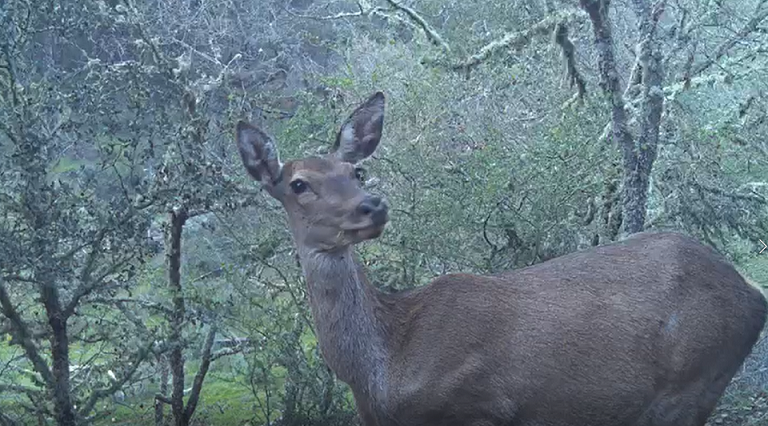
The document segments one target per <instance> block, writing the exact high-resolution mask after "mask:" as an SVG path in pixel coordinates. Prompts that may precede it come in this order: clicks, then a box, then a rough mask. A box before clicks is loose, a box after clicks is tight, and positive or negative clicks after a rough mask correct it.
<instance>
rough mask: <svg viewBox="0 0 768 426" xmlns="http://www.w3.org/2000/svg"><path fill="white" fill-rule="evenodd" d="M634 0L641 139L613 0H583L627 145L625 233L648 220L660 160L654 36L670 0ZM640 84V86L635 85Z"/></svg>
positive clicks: (621, 142)
mask: <svg viewBox="0 0 768 426" xmlns="http://www.w3.org/2000/svg"><path fill="white" fill-rule="evenodd" d="M633 1H634V6H635V10H636V12H637V14H638V17H639V18H640V25H639V40H638V44H637V47H636V50H637V63H636V64H635V66H634V67H633V72H634V70H636V69H640V70H641V71H639V72H640V73H641V74H640V75H639V76H638V75H636V74H633V76H632V77H631V78H630V83H629V84H630V87H628V90H627V93H639V94H640V95H642V97H643V99H642V100H641V106H640V111H639V117H636V121H637V122H638V124H639V132H638V137H637V139H635V138H634V137H633V136H632V133H630V130H629V118H628V117H627V113H626V110H625V108H624V107H625V99H624V96H625V95H624V94H622V90H621V83H620V81H619V74H618V71H617V68H616V60H615V57H614V51H613V36H612V34H611V22H610V20H609V15H608V8H609V6H610V0H580V4H581V6H582V8H584V10H585V11H586V12H587V14H588V15H589V18H590V20H591V21H592V27H593V31H594V34H595V44H596V46H597V51H598V57H599V61H598V62H599V64H598V65H599V69H600V87H601V88H602V90H603V93H605V94H606V95H607V96H608V98H609V99H610V102H611V137H612V139H613V142H614V143H616V145H617V146H618V147H619V149H621V154H622V158H623V168H624V170H623V174H624V179H623V184H624V191H623V195H624V197H623V198H624V200H623V203H622V204H623V207H622V210H621V215H622V216H621V219H622V222H623V225H624V233H625V234H633V233H636V232H640V231H642V230H643V229H644V226H645V213H646V209H647V204H648V189H649V182H650V176H651V170H652V169H653V162H654V161H655V160H656V148H657V146H658V141H659V126H660V123H661V111H662V108H663V104H664V92H663V90H662V87H661V83H662V74H661V61H660V60H659V52H658V50H659V49H658V46H657V44H658V42H657V41H656V40H655V39H654V35H655V29H656V27H657V25H656V23H657V22H658V19H659V16H660V15H661V13H662V12H663V10H664V9H663V7H664V2H660V3H657V7H656V8H654V9H653V10H651V8H650V7H649V4H648V0H633ZM638 77H639V78H638ZM638 88H639V90H629V89H638Z"/></svg>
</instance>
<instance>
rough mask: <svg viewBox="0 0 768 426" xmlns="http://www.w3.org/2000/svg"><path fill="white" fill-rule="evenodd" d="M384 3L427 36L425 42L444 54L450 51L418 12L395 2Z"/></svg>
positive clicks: (387, 0)
mask: <svg viewBox="0 0 768 426" xmlns="http://www.w3.org/2000/svg"><path fill="white" fill-rule="evenodd" d="M386 2H387V3H388V4H390V5H391V6H392V7H393V8H394V9H396V10H399V11H401V12H403V13H404V14H405V15H406V16H408V17H409V18H410V19H411V20H412V21H414V22H415V23H416V25H417V26H418V27H419V28H421V30H422V31H424V34H425V35H426V36H427V40H429V41H430V42H431V43H432V44H434V45H435V46H438V47H440V48H441V49H443V50H444V51H446V52H450V51H451V48H450V47H449V46H448V44H446V43H445V41H443V38H442V37H441V36H440V34H438V33H437V31H435V30H434V29H433V28H432V27H431V26H430V25H429V23H428V22H427V21H426V20H425V19H424V18H422V17H421V15H420V14H419V13H418V12H416V11H415V10H414V9H412V8H410V7H408V6H406V5H404V4H400V3H399V2H397V1H395V0H386Z"/></svg>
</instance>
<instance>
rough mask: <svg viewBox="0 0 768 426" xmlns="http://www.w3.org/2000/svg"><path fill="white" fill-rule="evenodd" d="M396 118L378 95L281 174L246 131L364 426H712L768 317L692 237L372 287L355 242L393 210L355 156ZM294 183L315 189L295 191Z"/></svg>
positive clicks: (641, 237)
mask: <svg viewBox="0 0 768 426" xmlns="http://www.w3.org/2000/svg"><path fill="white" fill-rule="evenodd" d="M383 108H384V104H383V96H381V95H380V94H376V95H374V96H372V97H371V98H370V99H369V100H368V101H367V102H366V103H364V104H363V105H362V106H361V107H360V108H358V109H357V110H356V111H355V113H353V114H352V115H351V116H350V118H349V119H348V121H347V122H345V124H344V125H343V126H342V130H341V131H340V132H339V138H338V140H337V143H336V146H335V150H334V153H332V154H331V155H329V156H327V157H325V158H313V159H305V160H300V161H295V162H289V163H287V164H286V165H284V166H282V165H280V164H279V161H277V160H276V157H274V158H272V157H269V158H264V159H262V158H261V157H259V153H262V152H266V153H274V152H276V149H275V147H274V146H272V145H271V140H270V139H268V138H267V137H265V136H264V135H263V133H261V132H260V131H256V130H252V128H251V127H250V125H247V124H241V125H239V126H238V145H239V146H240V147H241V155H243V161H244V164H245V165H246V168H248V170H249V171H250V172H251V174H252V175H253V176H254V177H255V178H257V179H259V180H260V181H262V183H263V184H264V185H265V186H267V188H268V189H269V191H270V194H272V195H273V196H274V197H275V198H276V199H278V200H280V202H281V203H282V204H283V206H284V207H285V209H286V212H287V214H288V217H289V221H290V225H291V230H292V233H293V238H294V241H295V243H296V245H297V247H298V249H299V255H300V258H301V263H302V267H303V269H304V274H305V275H306V278H307V284H308V289H309V298H310V306H311V308H312V314H313V317H314V319H315V322H316V325H317V337H318V341H319V344H320V349H321V351H322V354H323V357H324V358H325V360H326V362H327V363H328V365H329V366H330V368H331V369H332V370H333V371H334V372H335V373H336V374H337V375H338V377H339V378H340V379H341V380H343V381H345V382H346V383H348V384H349V385H350V387H351V389H352V391H353V394H354V397H355V401H356V403H357V407H358V410H359V412H360V415H361V418H362V419H363V422H364V423H365V425H366V426H390V425H392V426H394V425H402V426H421V425H424V426H426V425H441V426H464V425H468V426H512V425H515V426H587V425H590V426H702V425H703V424H704V423H705V421H706V419H707V417H708V415H709V413H710V412H711V411H712V409H713V408H714V406H715V404H716V402H717V400H718V399H719V397H720V396H721V394H722V392H723V390H724V389H725V387H726V385H727V384H728V382H729V381H730V379H731V378H732V377H733V375H734V374H735V373H736V371H737V369H738V368H739V367H740V365H741V364H742V362H743V361H744V359H745V357H746V356H747V355H748V354H749V352H750V351H751V348H752V346H753V345H754V343H755V342H756V340H757V338H758V336H759V334H760V332H761V330H762V328H763V326H764V324H765V321H766V313H767V312H768V308H767V305H766V300H765V298H764V297H763V295H762V293H761V292H760V291H759V290H758V289H757V288H755V287H754V286H751V285H749V284H748V283H747V282H746V281H745V280H744V279H743V278H742V277H741V276H740V275H739V274H738V272H737V271H736V270H735V269H734V268H733V267H732V266H731V265H729V264H728V263H727V262H726V261H725V259H723V258H722V257H721V256H720V255H718V254H717V253H715V252H714V251H713V250H711V249H710V248H708V247H706V246H704V245H702V244H700V243H698V242H696V241H694V240H693V239H691V238H689V237H685V236H683V235H679V234H675V233H642V234H637V235H635V236H632V237H631V238H628V239H627V240H625V241H622V242H618V243H614V244H610V245H605V246H600V247H596V248H592V249H590V250H586V251H582V252H577V253H573V254H570V255H567V256H562V257H560V258H556V259H552V260H549V261H547V262H543V263H540V264H538V265H535V266H531V267H528V268H524V269H520V270H516V271H511V272H507V273H503V274H498V275H494V276H478V275H470V274H449V275H444V276H441V277H438V278H436V279H435V280H434V281H433V282H432V283H431V284H429V285H427V286H424V287H421V288H418V289H415V290H412V291H407V292H403V293H398V294H392V295H390V294H385V293H382V292H379V291H378V290H376V289H375V288H374V287H373V286H371V285H370V283H369V282H368V281H367V279H366V277H365V274H364V271H363V270H362V267H361V265H360V264H359V263H358V262H357V261H356V260H355V259H354V253H353V246H354V244H355V243H358V242H360V241H363V240H366V239H370V238H375V237H377V236H378V235H379V234H380V233H381V232H382V231H383V229H384V226H385V224H386V221H387V220H388V219H387V216H386V212H387V206H386V203H385V202H383V201H382V202H381V203H380V204H375V206H376V208H375V209H373V210H371V209H367V210H361V209H360V208H359V206H360V205H361V204H363V203H365V202H368V201H369V200H371V197H370V195H368V194H367V193H366V192H365V191H364V190H363V188H362V187H361V186H360V185H359V183H358V182H356V179H355V177H354V169H353V168H352V165H351V162H355V161H359V160H360V159H363V158H365V157H367V156H369V155H370V154H371V153H372V152H373V151H374V149H375V147H376V145H377V144H378V141H379V139H380V132H381V124H382V120H383ZM344 129H347V130H346V131H345V130H344ZM349 129H353V130H349ZM361 129H362V130H361ZM360 132H363V134H360ZM251 145H252V146H251ZM295 179H302V180H304V181H306V182H308V184H309V185H310V186H311V187H312V192H311V193H306V192H304V193H301V194H296V193H294V192H291V191H292V190H291V189H290V185H289V184H290V182H292V181H293V180H295ZM274 182H277V183H274ZM361 211H364V212H365V213H361Z"/></svg>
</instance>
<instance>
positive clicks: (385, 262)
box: [0, 0, 768, 426]
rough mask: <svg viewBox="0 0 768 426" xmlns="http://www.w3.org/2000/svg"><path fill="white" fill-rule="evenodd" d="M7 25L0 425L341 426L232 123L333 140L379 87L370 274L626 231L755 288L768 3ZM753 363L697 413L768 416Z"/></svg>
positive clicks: (284, 236)
mask: <svg viewBox="0 0 768 426" xmlns="http://www.w3.org/2000/svg"><path fill="white" fill-rule="evenodd" d="M595 11H597V12H596V13H597V14H595V13H591V12H595ZM597 28H602V29H609V30H610V34H609V35H610V37H611V39H609V40H607V41H608V43H607V44H606V40H605V39H602V40H601V39H600V34H599V32H598V31H595V30H596V29H597ZM0 32H2V34H1V35H0V182H2V186H1V187H0V425H33V424H35V425H46V424H59V425H75V424H78V425H85V424H95V425H106V424H126V425H158V426H159V425H164V424H175V425H189V424H194V425H252V426H255V425H347V424H356V422H357V419H356V415H355V413H354V406H353V403H352V400H351V396H350V394H349V392H348V389H347V387H346V386H345V385H344V384H343V383H340V382H338V381H337V380H335V379H334V377H333V375H332V374H331V373H330V371H329V370H328V368H327V367H326V366H325V364H324V363H323V361H322V358H321V357H320V355H319V353H318V349H317V345H316V341H315V338H314V334H313V324H312V318H311V316H310V313H309V310H308V307H307V301H306V294H305V291H304V283H303V277H302V276H301V273H300V268H299V266H298V264H297V259H296V255H295V253H294V249H293V245H292V242H291V240H290V235H289V233H288V230H287V228H286V223H285V220H284V216H283V213H282V210H281V208H280V206H278V205H277V204H276V203H275V202H274V201H272V200H271V199H269V197H267V196H265V195H264V194H261V193H260V190H259V188H258V186H257V185H256V184H255V183H253V182H252V181H250V179H249V178H248V177H247V176H246V173H245V172H244V170H243V169H242V166H241V163H240V159H239V157H238V155H237V153H236V149H235V147H234V141H233V130H234V123H235V122H236V121H237V120H238V119H247V120H250V121H251V122H253V123H256V124H259V125H260V126H263V127H264V128H266V129H267V131H268V132H269V133H270V134H272V135H273V136H274V137H275V139H276V140H277V143H278V145H279V147H280V151H281V156H282V157H283V158H284V159H290V158H295V157H297V156H305V155H313V154H319V153H323V152H326V151H327V150H328V149H329V148H330V146H331V142H332V141H333V138H334V137H335V132H336V130H337V129H338V126H339V124H340V123H341V121H342V120H343V119H344V118H345V117H346V115H347V114H349V113H350V112H351V110H352V109H353V108H354V107H355V106H356V105H357V104H358V103H359V102H361V101H362V100H363V99H365V98H366V97H367V96H369V95H370V94H371V93H372V92H373V91H375V90H382V91H384V92H385V94H386V96H387V113H386V119H385V125H384V138H383V141H382V144H381V146H380V148H379V150H378V151H377V153H376V154H375V156H374V158H373V159H372V160H370V161H369V162H368V163H367V167H368V178H369V179H370V182H369V184H370V185H372V186H375V190H374V191H375V192H377V193H380V194H382V195H384V196H385V197H386V198H387V199H388V200H389V202H390V205H391V207H392V216H391V223H390V225H389V226H388V228H387V231H386V232H385V233H384V235H383V236H382V237H381V238H380V239H378V240H376V241H371V242H367V243H365V244H363V245H361V246H360V247H359V253H360V255H361V257H362V259H363V260H364V263H365V264H366V265H367V268H368V271H369V275H370V277H371V279H372V281H373V282H375V284H376V285H377V286H378V287H380V288H381V289H383V290H386V291H397V290H400V289H406V288H410V287H414V286H419V285H423V284H425V283H427V282H429V280H430V279H431V278H433V277H434V276H435V275H437V274H442V273H446V272H452V271H467V272H479V273H486V272H495V271H499V270H503V269H510V268H521V267H525V266H527V265H531V264H534V263H538V262H541V261H545V260H547V259H550V258H553V257H556V256H560V255H562V254H565V253H569V252H572V251H575V250H579V249H583V248H587V247H589V246H592V245H596V244H604V243H608V242H610V241H614V240H617V239H620V238H622V237H623V236H624V235H626V234H627V233H629V232H634V231H636V230H638V228H637V226H638V224H639V226H640V227H641V228H644V229H651V230H652V229H671V230H677V231H681V232H685V233H688V234H690V235H693V236H696V237H697V238H699V239H701V240H702V241H705V242H707V243H708V244H710V245H712V246H714V247H715V248H717V249H718V250H720V251H721V252H722V253H724V254H725V255H727V256H728V257H729V258H730V259H731V260H732V261H733V262H734V263H735V264H736V265H737V266H738V268H739V269H740V270H741V271H743V272H744V273H745V274H746V275H747V276H749V277H750V278H751V279H752V280H753V281H754V282H755V283H757V284H758V285H762V286H765V285H768V261H766V260H765V256H768V253H763V254H759V251H760V249H761V248H762V245H761V244H760V241H759V240H760V239H762V240H763V241H768V210H767V209H766V196H768V181H766V176H768V144H767V143H768V137H767V136H768V55H766V53H768V1H766V0H668V1H645V0H614V1H612V2H608V1H605V0H581V1H580V2H577V1H575V0H570V1H566V0H510V1H494V2H466V1H464V2H461V1H455V0H448V1H436V0H397V1H395V0H359V1H348V0H339V1H334V0H291V1H278V0H261V1H250V0H248V1H246V0H183V1H177V2H168V1H159V0H147V1H140V0H128V1H123V0H104V1H101V0H79V1H64V2H61V1H55V0H40V1H31V0H5V1H3V2H1V3H0ZM601 34H603V35H604V34H605V32H603V33H601ZM596 36H597V37H596ZM607 47H608V48H610V51H608V50H606V48H607ZM608 53H610V57H609V56H607V55H608ZM662 105H663V108H662ZM617 114H619V115H617ZM622 116H623V118H622ZM628 147H633V148H634V151H633V150H632V149H629V150H627V148H628ZM632 191H634V192H632ZM633 194H635V195H636V194H640V195H638V196H637V197H635V195H633ZM643 194H645V195H643ZM638 197H639V198H638ZM643 197H647V200H645V199H643ZM766 369H768V343H765V342H764V341H761V343H759V344H758V345H757V347H756V348H755V350H754V353H753V355H752V356H751V357H750V358H749V359H748V361H747V362H746V363H745V366H744V368H743V369H742V371H741V372H740V373H739V374H738V375H737V377H736V378H735V379H734V381H733V383H732V385H731V387H730V388H729V390H728V392H727V394H726V396H725V397H724V398H723V400H722V402H721V406H720V408H719V409H718V410H717V412H716V413H715V414H714V415H713V418H712V420H711V422H712V424H726V425H764V424H766V423H768V401H767V399H766V393H765V392H766V390H768V371H766Z"/></svg>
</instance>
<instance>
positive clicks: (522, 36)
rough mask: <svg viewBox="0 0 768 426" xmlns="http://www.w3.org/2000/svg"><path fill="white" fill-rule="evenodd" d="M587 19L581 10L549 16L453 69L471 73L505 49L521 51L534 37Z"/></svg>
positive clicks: (456, 65)
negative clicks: (559, 26)
mask: <svg viewBox="0 0 768 426" xmlns="http://www.w3.org/2000/svg"><path fill="white" fill-rule="evenodd" d="M585 17H586V15H585V14H584V12H583V11H581V10H569V11H565V12H559V13H556V14H554V15H551V16H548V17H546V18H544V19H542V20H541V21H539V22H538V23H536V24H534V25H533V26H532V27H530V28H528V29H526V30H523V31H513V32H510V33H507V34H505V35H504V36H503V37H501V38H499V39H497V40H494V41H492V42H490V43H488V44H487V45H485V46H483V47H482V48H481V49H480V51H478V52H477V53H476V54H474V55H472V56H470V57H469V58H467V59H466V60H464V61H463V62H460V63H458V64H455V65H453V66H452V68H453V69H454V70H456V71H460V70H461V71H466V72H469V71H471V70H472V69H473V68H475V67H476V66H478V65H480V64H481V63H482V62H483V61H485V60H486V59H488V58H489V57H490V56H491V55H493V54H494V53H496V52H498V51H501V50H504V49H513V50H519V49H521V48H523V47H525V46H527V45H528V44H529V43H530V42H531V40H532V39H533V37H534V36H545V35H548V34H551V33H553V32H554V31H555V28H556V27H557V26H558V25H568V24H571V23H575V22H579V21H581V20H583V19H584V18H585Z"/></svg>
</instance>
